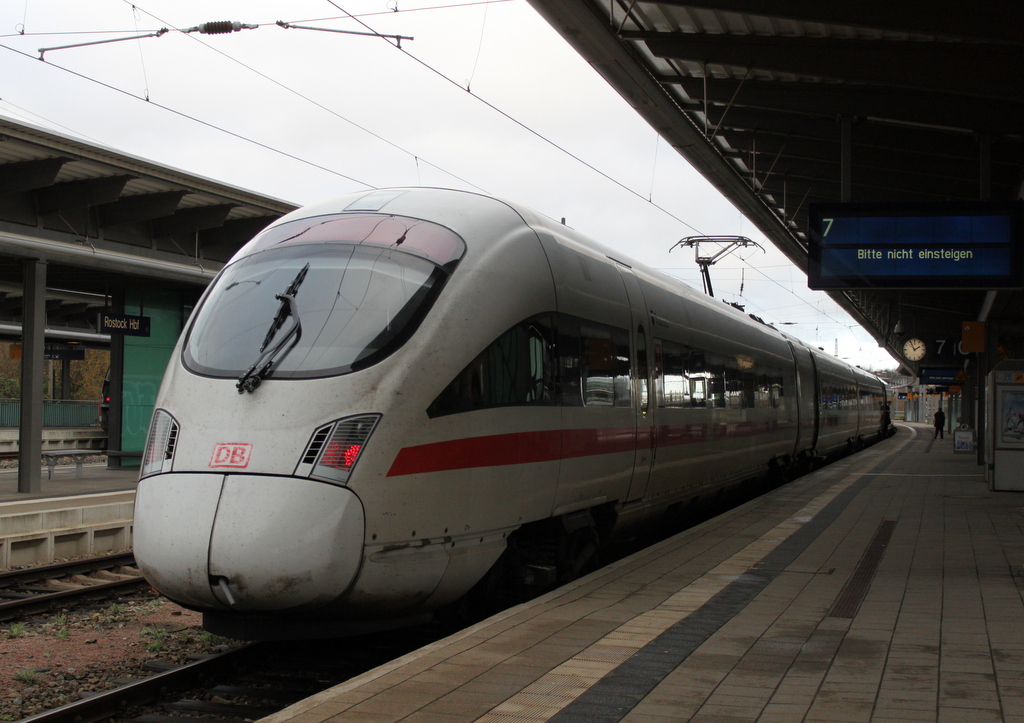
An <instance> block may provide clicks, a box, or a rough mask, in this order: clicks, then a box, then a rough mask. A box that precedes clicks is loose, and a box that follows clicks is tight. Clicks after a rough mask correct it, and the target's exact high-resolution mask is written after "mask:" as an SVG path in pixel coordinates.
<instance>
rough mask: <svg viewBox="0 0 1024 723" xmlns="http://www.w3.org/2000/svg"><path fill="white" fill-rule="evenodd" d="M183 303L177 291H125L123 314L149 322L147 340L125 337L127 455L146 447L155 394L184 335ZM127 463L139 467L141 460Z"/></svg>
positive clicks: (124, 446) (124, 442)
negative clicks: (177, 344) (139, 317)
mask: <svg viewBox="0 0 1024 723" xmlns="http://www.w3.org/2000/svg"><path fill="white" fill-rule="evenodd" d="M182 303H183V302H182V298H181V294H180V293H178V292H176V291H163V290H160V289H129V290H128V291H126V292H125V303H124V313H126V314H131V315H133V316H148V317H149V319H150V321H149V336H148V337H147V336H125V337H124V375H123V377H122V379H123V381H122V384H123V391H122V394H123V399H124V403H123V406H122V417H121V449H122V450H123V451H125V452H139V453H140V454H141V452H142V451H143V449H144V448H145V446H146V437H147V435H148V434H149V422H150V419H151V418H152V416H153V407H154V406H155V405H156V394H157V392H158V391H159V389H160V382H161V381H162V380H163V378H164V371H165V370H166V369H167V363H168V362H169V361H170V359H171V353H172V352H173V351H174V345H175V344H176V343H177V341H178V335H179V334H181V329H182V324H183V320H184V318H185V312H184V309H183V306H182ZM124 461H125V462H128V463H129V464H132V463H135V464H137V463H138V461H139V460H138V459H132V458H129V459H126V460H124Z"/></svg>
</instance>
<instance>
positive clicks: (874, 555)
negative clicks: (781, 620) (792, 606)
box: [828, 520, 896, 618]
mask: <svg viewBox="0 0 1024 723" xmlns="http://www.w3.org/2000/svg"><path fill="white" fill-rule="evenodd" d="M895 527H896V521H895V520H885V521H884V522H883V523H882V524H880V525H879V526H878V529H877V530H875V536H874V537H872V538H871V543H870V544H869V545H868V549H866V550H864V554H863V555H861V558H860V562H858V563H857V569H856V570H854V571H853V575H852V576H851V577H850V579H849V580H847V581H846V585H844V586H843V591H842V592H841V593H839V597H838V598H836V601H835V603H834V604H833V605H832V609H831V610H829V611H828V616H829V617H830V618H852V617H854V616H856V615H857V611H858V610H860V604H861V603H862V602H864V596H865V595H867V594H868V588H869V587H870V586H871V581H872V580H873V579H874V577H875V573H876V572H878V565H879V563H881V562H882V556H883V555H885V548H886V547H888V546H889V539H890V538H891V537H892V531H893V529H894V528H895Z"/></svg>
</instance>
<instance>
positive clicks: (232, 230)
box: [199, 216, 278, 249]
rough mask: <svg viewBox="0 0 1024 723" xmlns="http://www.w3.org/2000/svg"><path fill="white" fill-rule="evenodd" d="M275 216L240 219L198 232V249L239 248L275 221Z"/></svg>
mask: <svg viewBox="0 0 1024 723" xmlns="http://www.w3.org/2000/svg"><path fill="white" fill-rule="evenodd" d="M277 218H278V217H277V216H264V217H259V218H240V219H238V220H235V221H227V222H226V223H225V224H224V225H223V226H220V227H218V228H211V229H207V230H205V231H200V232H199V247H200V248H202V249H208V248H211V247H214V246H227V245H234V246H235V248H236V249H237V248H239V247H240V246H241V245H242V244H244V243H245V242H246V241H248V240H249V239H251V238H252V237H253V236H255V235H256V234H258V233H259V232H260V231H262V230H263V229H264V228H266V227H267V226H269V225H270V223H271V222H272V221H276V220H277Z"/></svg>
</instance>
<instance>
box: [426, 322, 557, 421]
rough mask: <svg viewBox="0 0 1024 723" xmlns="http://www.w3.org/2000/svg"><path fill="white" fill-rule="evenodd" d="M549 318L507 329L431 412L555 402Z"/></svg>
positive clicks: (454, 381) (454, 412)
mask: <svg viewBox="0 0 1024 723" xmlns="http://www.w3.org/2000/svg"><path fill="white" fill-rule="evenodd" d="M553 342H554V333H553V330H552V324H551V318H550V317H547V316H544V317H536V318H533V319H528V320H526V321H523V322H521V323H519V324H516V325H515V326H514V327H512V328H511V329H509V330H508V331H506V332H505V333H504V334H502V335H501V336H499V337H498V338H497V339H495V340H494V341H493V342H492V343H491V344H490V345H489V346H488V347H487V348H486V349H484V350H483V351H482V352H481V353H480V354H478V355H477V357H476V358H475V359H474V360H473V361H471V362H470V363H469V365H468V366H467V367H466V368H465V369H463V370H462V372H460V373H459V375H458V376H456V377H455V379H453V380H452V381H451V383H449V384H448V386H447V387H445V389H444V391H442V392H441V394H439V395H438V396H437V398H436V399H435V400H434V401H433V403H431V405H430V406H429V407H428V408H427V415H428V416H430V417H438V416H442V415H445V414H456V413H459V412H469V411H472V410H475V409H486V408H489V407H508V406H533V405H553V404H554V403H555V378H554V375H555V365H554V355H553V351H554V343H553Z"/></svg>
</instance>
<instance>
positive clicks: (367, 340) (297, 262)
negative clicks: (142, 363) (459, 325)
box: [183, 244, 448, 378]
mask: <svg viewBox="0 0 1024 723" xmlns="http://www.w3.org/2000/svg"><path fill="white" fill-rule="evenodd" d="M307 264H308V266H309V271H308V273H307V274H305V275H304V278H303V280H302V282H301V285H300V286H299V287H298V288H297V290H296V292H295V308H296V309H297V310H298V319H297V320H296V319H295V318H292V316H291V314H289V315H288V316H287V317H286V318H284V320H283V324H281V325H280V331H278V332H277V333H278V334H282V333H285V332H286V331H287V330H288V329H289V328H290V327H291V326H292V325H293V324H295V323H296V321H298V322H300V323H301V333H300V334H299V335H298V341H297V342H296V343H295V346H294V347H293V348H290V349H289V350H288V352H287V353H286V354H282V355H279V356H278V357H277V358H276V359H275V360H274V363H273V367H272V369H271V371H270V372H269V375H268V377H270V378H310V377H320V376H329V375H332V374H342V373H345V372H348V371H352V370H353V369H358V368H361V367H363V366H367V365H369V364H371V363H373V362H375V361H377V360H379V359H381V358H383V357H384V356H386V355H387V354H389V353H391V351H393V350H394V349H396V348H397V347H398V346H400V345H401V343H403V342H404V340H405V339H406V338H407V337H408V335H410V334H411V333H412V332H413V331H414V330H415V329H416V327H417V326H418V325H419V322H420V320H422V318H423V316H424V315H425V314H426V311H427V309H429V307H430V305H431V304H432V302H433V299H434V298H435V297H436V295H437V292H438V291H439V290H440V287H441V286H442V285H443V283H444V281H445V280H446V279H447V277H448V274H447V273H446V272H444V271H443V270H441V269H440V268H438V267H437V266H436V265H434V264H432V263H430V262H429V261H427V260H425V259H423V258H421V257H418V256H412V255H409V254H405V253H402V252H400V251H394V250H392V249H382V248H372V247H371V248H367V247H357V246H349V245H340V244H325V245H320V246H311V245H296V246H290V245H286V246H280V247H277V248H274V249H271V250H269V251H265V252H262V253H258V254H253V255H252V256H246V257H244V258H242V259H240V260H239V261H236V262H235V263H233V264H231V265H230V266H228V267H227V268H226V269H225V270H224V272H223V274H222V275H221V276H220V277H219V278H218V279H217V282H216V284H215V286H214V287H213V289H211V291H210V294H209V296H208V297H207V298H206V299H205V300H204V302H203V304H202V306H201V307H200V309H199V311H198V313H197V314H196V320H195V322H194V323H193V325H192V328H191V330H190V332H189V337H188V340H187V341H186V344H185V349H184V354H183V359H184V362H185V365H186V366H187V367H188V368H189V369H191V370H192V371H194V372H196V373H199V374H206V375H210V376H215V377H237V376H239V375H240V374H243V373H245V371H246V370H247V369H248V368H249V367H250V366H251V365H252V364H253V363H254V362H255V361H256V360H257V359H258V358H259V355H260V347H261V345H264V344H265V341H266V339H267V335H268V330H269V329H271V326H272V324H273V323H274V319H275V316H278V315H279V312H280V309H281V304H282V301H281V300H280V299H279V298H278V296H277V295H279V294H282V293H284V292H285V290H286V289H287V288H288V286H289V284H291V283H292V282H293V281H294V280H295V279H296V277H297V274H298V272H299V271H300V270H301V269H302V267H303V266H305V265H307ZM271 336H272V337H273V334H272V335H271ZM271 341H273V338H272V339H271Z"/></svg>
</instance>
